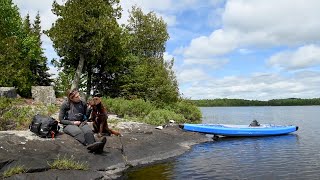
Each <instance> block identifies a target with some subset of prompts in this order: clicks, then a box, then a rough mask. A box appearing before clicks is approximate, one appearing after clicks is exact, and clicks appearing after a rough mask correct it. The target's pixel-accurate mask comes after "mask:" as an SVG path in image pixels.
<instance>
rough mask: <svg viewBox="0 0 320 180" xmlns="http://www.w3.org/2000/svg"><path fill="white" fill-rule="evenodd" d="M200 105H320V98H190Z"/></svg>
mask: <svg viewBox="0 0 320 180" xmlns="http://www.w3.org/2000/svg"><path fill="white" fill-rule="evenodd" d="M189 101H191V102H192V103H194V104H195V105H197V106H199V107H213V106H309V105H320V98H313V99H300V98H288V99H272V100H268V101H258V100H245V99H204V100H189Z"/></svg>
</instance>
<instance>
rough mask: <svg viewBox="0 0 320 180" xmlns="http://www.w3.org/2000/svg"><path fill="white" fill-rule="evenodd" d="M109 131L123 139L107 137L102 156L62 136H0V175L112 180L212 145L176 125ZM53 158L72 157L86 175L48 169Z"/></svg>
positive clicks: (125, 125)
mask: <svg viewBox="0 0 320 180" xmlns="http://www.w3.org/2000/svg"><path fill="white" fill-rule="evenodd" d="M114 126H115V128H117V129H119V130H120V132H121V133H122V135H123V136H122V137H119V136H108V137H107V143H106V146H105V147H104V152H103V153H102V154H92V153H88V151H87V149H86V148H85V147H84V146H83V145H81V144H80V143H79V142H78V141H76V140H74V139H73V138H71V137H70V136H68V135H66V134H64V133H60V134H59V135H58V136H57V137H56V138H55V139H42V138H39V137H37V136H36V135H34V134H33V133H31V132H30V131H0V174H1V175H2V174H3V172H4V171H6V170H7V169H10V168H12V167H15V166H18V165H20V166H24V167H26V169H27V172H26V173H22V174H17V175H14V176H11V177H9V178H7V179H39V180H40V179H41V180H42V179H59V180H63V179H66V180H71V179H115V178H118V177H119V176H121V175H122V172H123V171H124V170H126V169H127V168H129V167H132V166H138V165H144V164H149V163H153V162H156V161H160V160H165V159H168V158H172V157H175V156H178V155H181V154H183V153H184V152H186V151H188V150H189V149H190V147H191V146H192V145H195V144H198V143H202V142H207V141H210V140H211V139H210V138H208V137H206V136H205V135H202V134H199V133H193V132H186V131H184V130H182V129H180V128H179V127H178V126H177V125H176V124H170V125H168V126H167V127H166V128H163V129H162V130H159V129H156V128H155V126H151V125H147V124H142V123H136V122H117V123H116V124H115V125H114ZM58 157H72V158H74V160H75V161H79V162H81V163H85V164H87V165H88V167H89V170H86V171H80V170H56V169H51V168H50V165H49V164H50V163H52V162H53V161H54V160H55V159H57V158H58Z"/></svg>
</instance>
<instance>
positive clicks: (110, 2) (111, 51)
mask: <svg viewBox="0 0 320 180" xmlns="http://www.w3.org/2000/svg"><path fill="white" fill-rule="evenodd" d="M120 10H121V8H120V7H119V0H96V1H91V0H69V1H67V2H66V3H65V5H59V4H57V3H56V2H54V3H53V9H52V11H53V13H54V14H55V15H57V16H58V19H57V21H56V22H55V24H54V25H53V26H52V27H51V29H50V30H49V31H47V32H46V33H47V35H48V36H49V37H50V38H51V40H52V41H53V43H54V47H55V49H56V51H57V53H58V55H59V56H60V57H61V59H60V63H61V66H62V67H63V68H67V69H76V71H75V75H74V78H73V83H72V87H71V88H78V87H79V84H80V77H81V74H82V73H83V72H84V73H85V74H87V75H88V76H90V75H92V71H93V69H94V68H96V67H98V68H100V70H101V69H102V68H105V62H106V61H108V60H110V59H111V58H113V57H116V56H117V54H121V53H120V51H121V49H120V48H118V46H119V45H118V43H119V42H120V41H119V38H120V33H121V28H120V26H119V25H118V23H117V21H116V19H118V18H120ZM98 62H100V63H101V64H102V65H98V64H97V63H98ZM99 66H100V67H99ZM102 71H104V69H103V70H102ZM88 79H89V80H88V81H87V82H91V77H88ZM87 89H88V90H90V89H91V87H87Z"/></svg>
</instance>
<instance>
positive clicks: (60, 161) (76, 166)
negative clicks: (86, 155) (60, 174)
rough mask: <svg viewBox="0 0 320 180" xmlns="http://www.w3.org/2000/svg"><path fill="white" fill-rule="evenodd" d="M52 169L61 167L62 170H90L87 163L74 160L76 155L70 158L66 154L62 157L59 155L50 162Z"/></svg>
mask: <svg viewBox="0 0 320 180" xmlns="http://www.w3.org/2000/svg"><path fill="white" fill-rule="evenodd" d="M48 164H49V166H50V168H51V169H60V170H88V169H89V168H88V164H87V163H80V162H79V161H75V160H74V156H71V157H70V158H68V157H66V156H64V157H62V158H60V156H59V155H58V157H57V159H55V160H54V161H53V163H52V164H50V163H48Z"/></svg>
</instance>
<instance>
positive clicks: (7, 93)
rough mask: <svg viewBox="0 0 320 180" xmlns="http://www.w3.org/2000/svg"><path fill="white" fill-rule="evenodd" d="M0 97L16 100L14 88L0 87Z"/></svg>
mask: <svg viewBox="0 0 320 180" xmlns="http://www.w3.org/2000/svg"><path fill="white" fill-rule="evenodd" d="M0 97H7V98H17V92H16V88H14V87H0Z"/></svg>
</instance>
